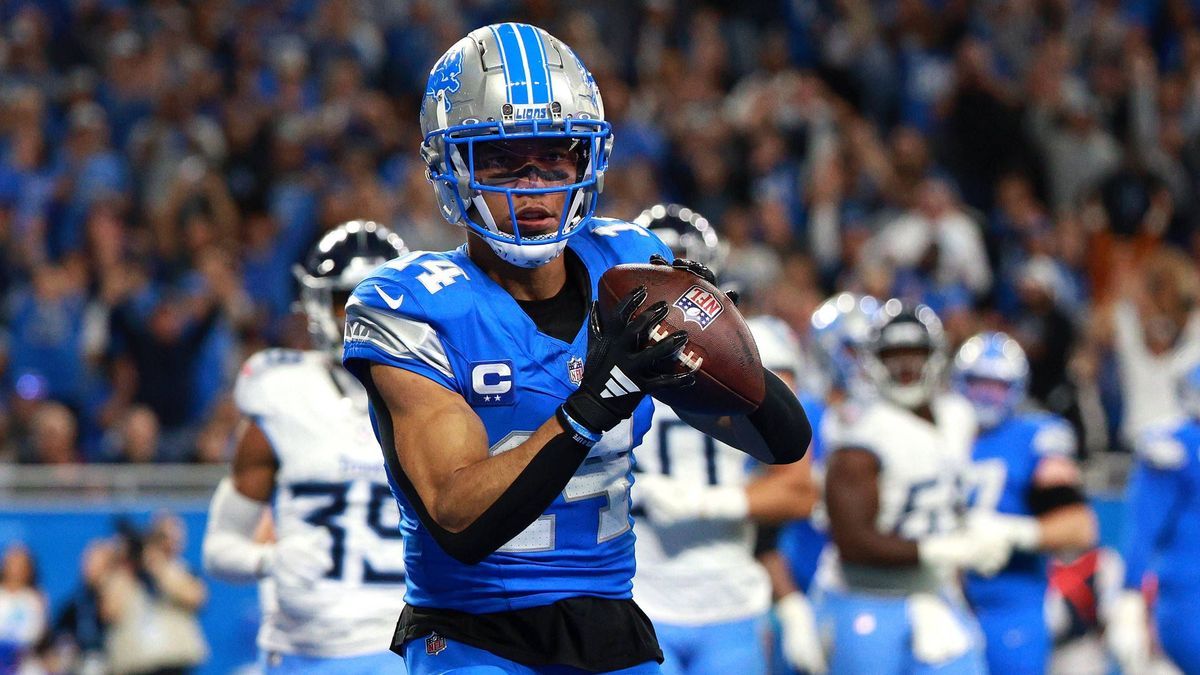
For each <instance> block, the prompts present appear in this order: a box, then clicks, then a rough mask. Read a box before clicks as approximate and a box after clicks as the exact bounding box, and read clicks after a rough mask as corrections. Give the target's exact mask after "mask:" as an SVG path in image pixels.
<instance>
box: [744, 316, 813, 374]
mask: <svg viewBox="0 0 1200 675" xmlns="http://www.w3.org/2000/svg"><path fill="white" fill-rule="evenodd" d="M746 325H747V326H748V327H749V328H750V334H751V335H753V336H754V342H755V343H757V344H758V356H759V358H760V359H761V360H762V364H763V367H764V368H766V369H767V370H771V371H774V372H776V373H780V372H790V373H792V376H793V378H794V379H795V380H797V381H799V379H800V377H801V375H802V373H801V368H803V367H804V357H803V355H802V353H801V351H800V340H799V339H797V338H796V333H795V331H793V330H792V327H791V326H789V325H787V322H785V321H784V320H783V319H780V318H779V317H777V316H770V315H768V314H763V315H761V316H756V317H753V318H751V319H746Z"/></svg>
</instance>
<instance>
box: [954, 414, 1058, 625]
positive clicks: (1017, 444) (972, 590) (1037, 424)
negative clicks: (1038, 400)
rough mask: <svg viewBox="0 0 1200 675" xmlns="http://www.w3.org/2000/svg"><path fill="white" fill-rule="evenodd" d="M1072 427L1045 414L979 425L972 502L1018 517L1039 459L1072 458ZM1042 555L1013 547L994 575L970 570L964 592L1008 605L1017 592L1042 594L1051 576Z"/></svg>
mask: <svg viewBox="0 0 1200 675" xmlns="http://www.w3.org/2000/svg"><path fill="white" fill-rule="evenodd" d="M1075 449H1076V442H1075V432H1074V430H1073V429H1072V428H1071V426H1070V425H1069V424H1067V422H1066V421H1065V420H1063V419H1061V418H1059V417H1056V416H1054V415H1049V414H1044V413H1031V414H1022V415H1016V416H1014V417H1010V418H1009V419H1007V420H1005V421H1004V422H1002V423H1000V424H999V425H998V426H996V427H994V428H992V429H987V430H981V431H980V433H979V436H978V437H977V438H976V440H975V446H974V448H973V450H972V466H971V472H970V478H971V485H970V493H969V494H970V505H971V506H972V507H973V508H978V509H984V510H993V509H994V510H995V511H997V512H999V513H1007V514H1013V515H1021V516H1031V515H1034V513H1033V512H1032V511H1031V510H1030V508H1029V490H1030V489H1031V487H1032V486H1033V480H1034V475H1035V473H1036V472H1037V467H1038V463H1039V462H1041V461H1042V459H1044V458H1046V457H1067V458H1074V456H1075ZM1047 564H1048V559H1047V557H1046V556H1045V555H1042V554H1037V553H1026V552H1022V551H1016V552H1014V553H1013V555H1012V558H1011V559H1010V560H1009V563H1008V566H1007V567H1005V568H1004V569H1003V570H1002V571H1001V572H1000V573H999V574H997V575H996V576H994V577H992V578H987V579H985V578H983V577H980V576H978V575H968V576H967V579H966V584H965V585H966V591H967V597H968V598H970V600H971V602H972V603H973V604H976V605H980V604H989V603H992V602H994V603H997V604H1006V603H1011V602H1013V598H1014V597H1015V594H1018V593H1024V594H1027V595H1028V596H1030V597H1037V598H1039V600H1038V602H1040V601H1041V600H1040V598H1041V597H1043V596H1044V595H1045V592H1046V585H1047V583H1048V580H1049V577H1048V572H1047Z"/></svg>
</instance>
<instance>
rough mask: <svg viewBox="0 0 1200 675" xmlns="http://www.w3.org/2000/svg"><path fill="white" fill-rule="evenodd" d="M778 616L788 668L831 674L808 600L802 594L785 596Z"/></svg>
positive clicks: (820, 674) (776, 612)
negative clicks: (828, 672)
mask: <svg viewBox="0 0 1200 675" xmlns="http://www.w3.org/2000/svg"><path fill="white" fill-rule="evenodd" d="M775 615H776V616H777V617H779V628H780V633H781V635H780V636H779V641H780V642H781V643H782V646H783V657H784V658H785V659H787V662H788V665H790V666H791V667H792V668H795V669H796V670H800V671H803V672H806V673H813V675H822V674H823V673H825V672H827V671H828V670H829V664H828V663H826V661H825V650H824V649H823V648H822V647H821V635H820V634H819V633H818V632H817V619H816V617H815V616H814V615H813V610H812V605H810V604H809V602H808V598H806V597H804V594H803V593H800V592H798V591H796V592H793V593H789V594H788V595H785V596H784V597H783V598H781V599H780V600H779V602H777V603H775Z"/></svg>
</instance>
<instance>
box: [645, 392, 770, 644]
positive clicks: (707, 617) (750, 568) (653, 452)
mask: <svg viewBox="0 0 1200 675" xmlns="http://www.w3.org/2000/svg"><path fill="white" fill-rule="evenodd" d="M636 456H637V464H638V469H639V470H640V471H642V472H643V473H657V474H662V475H664V476H669V477H671V478H672V479H675V480H683V481H688V482H689V483H694V484H696V485H713V486H715V485H727V486H738V487H742V486H744V485H746V483H748V482H749V481H750V479H751V478H752V475H753V470H754V468H755V466H754V460H753V459H751V458H750V457H748V456H747V455H746V453H744V452H742V451H740V450H738V449H736V448H733V447H730V446H728V445H726V444H724V443H721V442H720V441H717V440H714V439H713V438H712V437H711V436H708V435H706V434H703V433H701V432H699V431H697V430H695V429H693V428H692V427H690V426H688V424H687V423H686V422H684V421H683V420H681V419H679V416H678V415H676V414H675V411H673V410H671V409H670V408H669V407H667V406H665V405H663V404H662V403H659V402H657V401H655V403H654V424H653V425H652V426H651V427H650V432H649V433H648V434H647V435H646V438H645V440H644V441H643V442H642V445H641V446H639V447H638V449H637V452H636ZM634 489H635V490H636V489H637V488H636V487H635V488H634ZM634 532H635V533H636V534H637V575H636V576H635V577H634V584H633V597H634V599H635V600H637V603H638V605H639V606H640V607H641V608H642V609H643V610H645V612H646V614H647V615H648V616H649V617H650V618H651V619H653V620H654V621H663V622H666V623H671V624H678V625H699V624H712V623H722V622H727V621H740V620H742V619H747V618H750V617H755V616H759V615H761V614H763V613H765V612H766V611H767V609H768V608H769V607H770V604H771V582H770V579H769V578H768V577H767V571H766V570H765V569H763V567H762V565H760V564H759V563H758V561H757V560H755V558H754V534H755V527H754V524H753V523H751V522H750V521H749V520H748V519H743V520H738V521H734V520H695V521H688V522H681V523H677V524H673V525H670V526H668V527H661V526H658V525H655V524H654V523H653V522H652V521H651V520H650V519H648V518H639V519H637V521H636V525H635V527H634Z"/></svg>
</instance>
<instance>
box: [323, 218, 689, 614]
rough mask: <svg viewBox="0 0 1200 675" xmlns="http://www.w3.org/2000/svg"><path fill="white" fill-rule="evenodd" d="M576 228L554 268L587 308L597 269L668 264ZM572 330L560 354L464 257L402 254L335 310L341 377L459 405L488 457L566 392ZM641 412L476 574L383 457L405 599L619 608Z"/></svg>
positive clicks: (543, 416) (475, 607) (655, 248)
mask: <svg viewBox="0 0 1200 675" xmlns="http://www.w3.org/2000/svg"><path fill="white" fill-rule="evenodd" d="M583 227H584V228H586V229H584V231H582V232H580V233H578V234H575V235H574V236H572V237H571V239H570V240H569V243H568V247H567V252H566V253H564V255H574V256H576V257H577V258H578V260H579V261H580V262H582V263H583V265H584V267H585V268H586V271H587V276H588V277H589V282H590V283H589V293H590V297H592V298H594V297H596V285H597V283H598V281H599V279H600V275H601V274H603V273H604V271H605V270H607V269H608V268H610V267H613V266H614V265H619V264H622V263H633V262H637V263H645V262H647V261H648V260H649V258H650V256H651V255H652V254H654V253H658V254H661V255H664V256H667V257H670V255H671V253H670V250H669V249H667V247H666V246H664V245H663V244H662V242H660V241H659V240H658V239H657V238H656V237H655V236H654V235H652V234H650V233H649V232H648V231H646V230H645V229H643V228H641V227H638V226H636V225H632V224H630V223H625V222H622V221H614V220H608V219H602V218H595V219H593V220H592V221H591V222H590V223H588V224H586V225H584V226H583ZM584 319H585V317H584V316H582V315H581V316H580V317H579V330H578V332H577V333H576V335H575V336H574V338H573V339H572V340H571V342H569V343H568V342H564V341H562V340H558V339H556V338H553V337H550V336H548V335H546V334H544V333H542V332H540V331H539V330H538V328H537V326H536V325H535V324H534V323H533V320H532V319H530V318H529V316H528V315H527V314H526V313H525V312H524V311H523V310H522V309H521V307H520V306H519V305H518V304H517V302H516V301H515V300H514V299H513V297H512V296H511V295H509V294H508V292H507V291H505V290H504V289H503V288H501V287H500V286H498V285H497V284H496V283H495V282H494V281H492V280H491V279H490V278H489V277H488V276H487V275H486V274H485V273H484V272H483V270H481V269H480V268H478V267H477V266H476V265H475V264H474V263H473V262H472V261H471V259H470V257H469V256H468V255H467V251H466V247H465V246H464V247H462V248H459V249H457V250H454V251H448V252H444V253H427V252H415V253H411V254H409V255H406V256H402V257H400V258H397V259H396V260H393V261H392V262H390V263H388V264H387V265H385V266H383V267H381V268H379V269H378V270H376V271H375V272H374V273H372V275H371V276H369V277H367V278H366V279H365V280H364V281H363V282H362V283H360V284H359V286H358V288H356V289H355V291H354V294H353V296H351V299H350V300H349V302H347V305H346V335H345V348H344V352H343V360H344V362H345V363H346V365H347V367H348V368H349V369H350V370H351V372H355V373H359V374H360V369H365V368H366V366H367V363H381V364H385V365H389V366H393V367H396V368H401V369H404V370H407V371H410V372H413V373H416V374H418V375H421V376H423V377H426V378H428V379H430V380H432V381H433V382H436V383H438V384H440V385H441V386H443V387H445V388H446V389H449V390H450V391H452V392H454V393H456V394H458V395H460V396H462V397H463V399H464V400H465V401H466V402H467V404H468V405H470V406H471V408H472V409H473V410H474V412H475V414H476V415H478V416H479V418H480V420H481V421H482V422H483V425H484V428H485V429H486V431H487V436H488V443H489V447H490V452H491V453H492V454H497V453H501V452H505V451H507V450H510V449H512V448H513V447H515V446H517V445H519V444H520V443H521V442H522V441H523V440H525V439H526V438H528V437H529V435H530V434H531V433H532V432H533V431H535V430H536V429H537V428H538V427H540V426H541V425H542V424H543V423H544V422H545V421H546V420H547V419H549V418H550V417H551V416H552V415H554V412H555V410H556V409H557V408H558V406H559V405H561V404H562V402H563V401H564V400H565V399H566V397H567V396H568V395H569V394H571V393H572V392H574V391H575V389H576V388H577V387H578V384H579V378H580V377H581V376H582V374H583V362H584V357H585V356H586V353H587V339H588V335H587V328H586V321H585V320H584ZM651 410H652V406H651V403H650V401H649V400H648V399H647V400H646V401H644V402H643V403H642V405H641V406H640V407H639V408H638V410H637V412H636V413H635V414H634V416H633V418H632V419H631V420H626V421H625V422H623V423H622V424H620V425H618V426H617V427H616V428H614V429H613V430H611V431H609V432H608V433H606V434H605V435H604V437H603V439H601V441H600V442H599V443H597V444H596V445H595V446H594V447H593V448H592V450H591V452H590V454H589V455H588V458H587V459H586V460H585V461H584V463H583V464H582V465H581V466H580V468H579V469H578V471H577V472H576V473H575V476H574V478H572V479H571V481H570V482H568V483H567V486H566V489H565V490H563V492H562V493H561V494H560V495H558V497H556V498H555V500H554V502H553V503H552V504H551V505H550V507H549V508H548V509H547V510H546V511H545V514H544V515H543V516H541V517H540V518H538V519H537V520H536V521H534V522H533V523H532V524H530V525H529V527H528V528H527V529H525V531H523V532H522V533H520V534H518V535H517V536H516V537H514V538H513V539H512V540H511V541H509V542H508V543H507V544H505V545H504V546H502V547H500V549H499V550H497V551H496V552H495V553H493V554H491V555H489V556H488V557H486V558H484V560H483V561H482V562H480V563H479V564H477V565H465V564H463V563H461V562H459V561H457V560H455V559H454V558H452V557H451V556H450V555H449V554H447V553H446V552H445V551H443V550H442V549H441V547H440V546H438V544H437V543H436V542H435V541H434V539H433V537H432V536H431V535H430V533H429V531H428V530H427V529H426V528H425V526H424V525H422V523H421V522H420V520H419V519H418V517H417V511H416V509H415V507H414V505H413V504H412V503H411V502H410V501H409V498H408V496H406V495H405V494H404V493H403V491H402V490H401V489H400V488H399V485H398V483H397V482H396V480H395V477H396V476H398V475H400V474H399V472H400V470H401V469H400V467H399V462H398V461H395V458H388V470H389V472H390V475H391V476H392V477H393V486H394V490H393V491H394V493H395V495H396V500H397V502H398V503H399V504H400V512H401V515H402V520H401V528H402V530H403V531H404V541H405V547H406V548H405V555H406V566H407V569H408V574H409V577H408V594H407V600H408V601H409V602H410V603H412V604H413V605H416V606H420V607H436V608H441V609H454V610H460V611H465V612H471V613H488V612H499V611H509V610H516V609H525V608H528V607H537V606H542V605H548V604H551V603H553V602H556V601H558V600H562V599H566V598H570V597H576V596H594V597H601V598H610V599H625V598H629V597H630V596H631V587H632V584H631V578H632V576H633V567H634V557H633V533H632V524H631V518H630V516H629V485H630V471H631V467H632V457H631V451H632V450H633V447H634V446H636V445H637V443H638V442H639V441H640V440H641V437H642V435H643V434H644V433H645V432H646V429H647V428H649V425H650V416H651ZM373 412H375V413H376V414H377V413H378V411H373ZM377 433H378V431H377Z"/></svg>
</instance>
